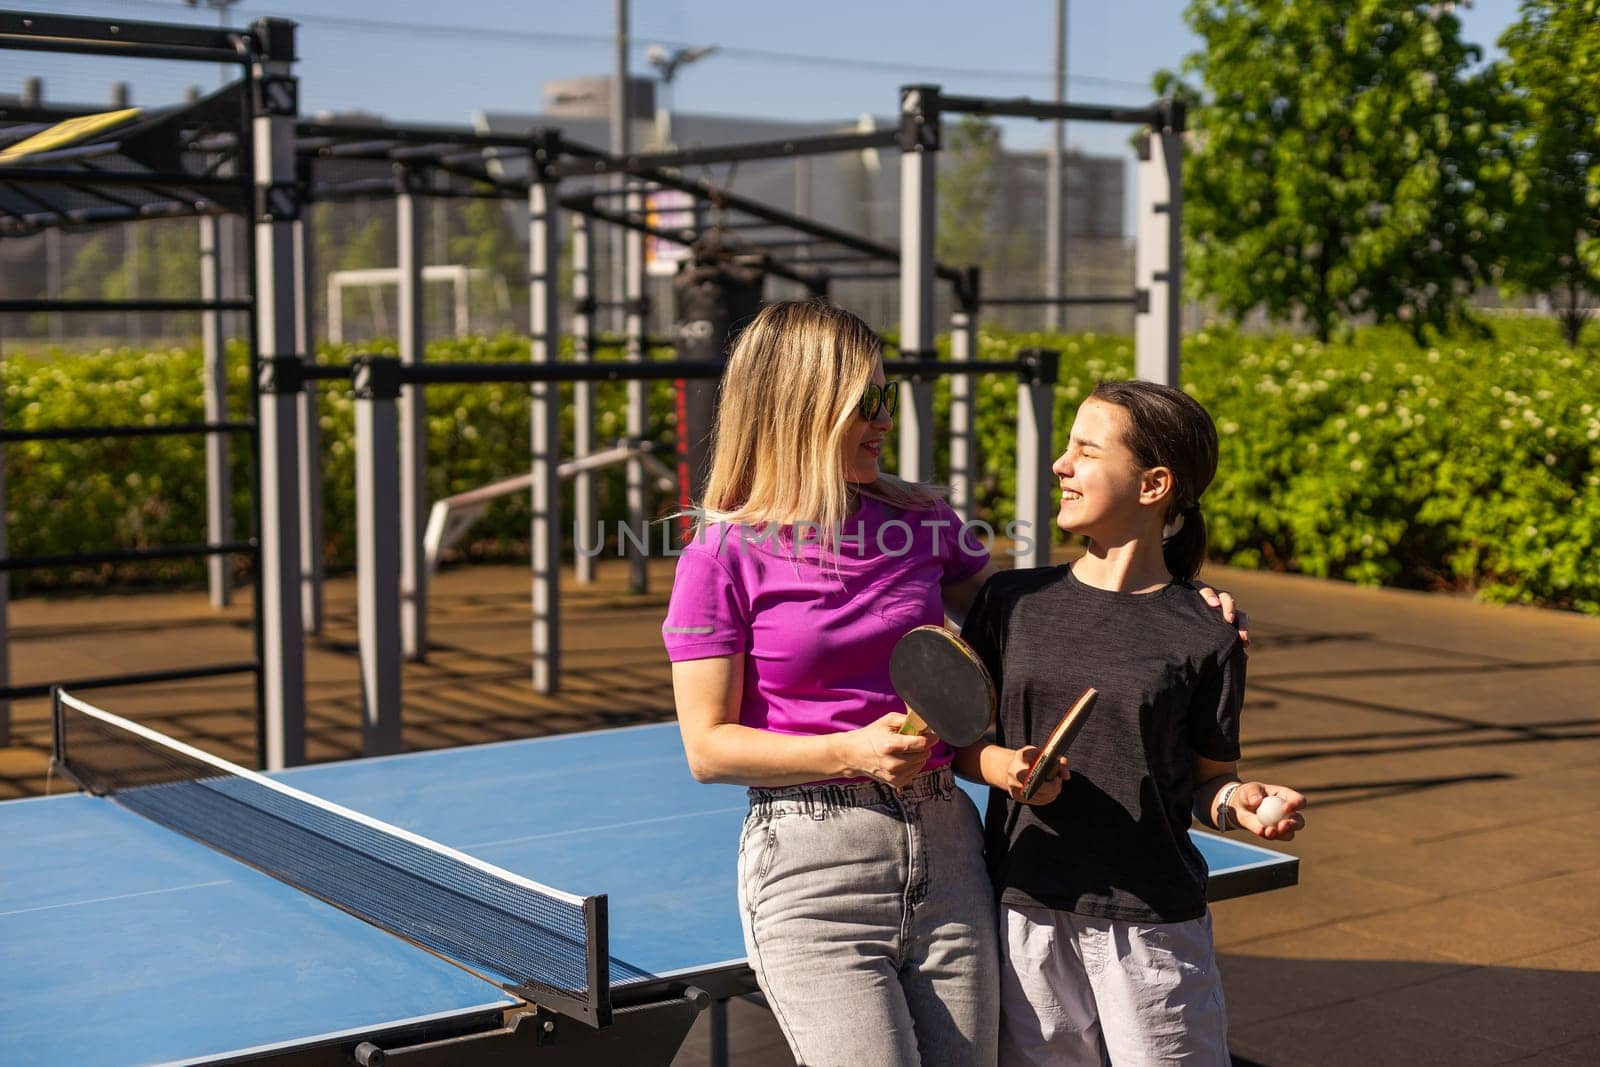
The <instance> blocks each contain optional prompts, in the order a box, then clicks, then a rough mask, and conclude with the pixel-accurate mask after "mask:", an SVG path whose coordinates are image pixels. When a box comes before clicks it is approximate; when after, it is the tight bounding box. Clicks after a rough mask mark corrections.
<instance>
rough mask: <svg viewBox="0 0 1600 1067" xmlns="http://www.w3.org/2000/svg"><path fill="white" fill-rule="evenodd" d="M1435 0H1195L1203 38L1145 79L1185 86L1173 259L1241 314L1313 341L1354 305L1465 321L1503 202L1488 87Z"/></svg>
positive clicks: (1391, 317) (1191, 13) (1421, 323)
mask: <svg viewBox="0 0 1600 1067" xmlns="http://www.w3.org/2000/svg"><path fill="white" fill-rule="evenodd" d="M1451 7H1452V5H1450V4H1428V3H1411V2H1406V0H1330V2H1327V3H1320V4H1305V3H1292V2H1290V0H1193V2H1192V3H1191V4H1190V6H1189V8H1188V10H1187V12H1186V15H1185V17H1186V19H1187V21H1188V23H1189V25H1190V26H1191V27H1192V28H1193V29H1194V31H1195V32H1196V33H1197V34H1198V35H1199V36H1200V38H1201V39H1202V40H1203V41H1204V42H1205V48H1204V50H1203V51H1201V52H1198V53H1195V54H1193V55H1191V56H1190V57H1188V59H1187V60H1186V61H1185V64H1184V71H1185V73H1187V74H1188V75H1190V76H1193V77H1197V78H1198V79H1199V83H1200V84H1199V86H1192V85H1185V84H1182V83H1181V82H1180V80H1179V77H1178V76H1177V75H1175V74H1172V73H1171V72H1162V73H1161V74H1159V75H1157V88H1158V90H1159V91H1161V92H1164V93H1172V94H1175V95H1183V96H1186V97H1188V98H1189V99H1191V100H1193V101H1195V107H1194V108H1193V109H1192V110H1191V116H1192V125H1193V126H1194V128H1195V130H1196V135H1195V149H1196V150H1195V151H1194V152H1193V153H1192V154H1191V155H1190V158H1189V159H1188V161H1187V163H1186V165H1185V171H1184V183H1185V185H1184V201H1185V208H1184V212H1185V214H1184V222H1185V230H1186V239H1187V244H1186V249H1187V266H1188V268H1189V271H1190V277H1191V278H1193V279H1194V281H1195V283H1196V286H1197V288H1198V289H1199V290H1200V292H1201V293H1203V294H1205V295H1207V296H1209V297H1211V298H1212V299H1214V300H1215V301H1216V302H1217V303H1218V305H1220V306H1221V308H1222V309H1223V310H1225V311H1227V312H1229V313H1231V314H1234V315H1242V314H1244V313H1245V312H1247V311H1250V310H1252V309H1254V308H1258V307H1259V308H1263V309H1264V310H1265V311H1266V313H1267V314H1268V315H1269V316H1270V317H1271V318H1273V319H1274V320H1278V321H1282V320H1287V319H1292V318H1294V317H1296V316H1299V317H1301V318H1302V319H1304V321H1306V322H1307V323H1308V324H1309V325H1311V326H1312V328H1314V330H1315V331H1316V334H1317V336H1318V337H1319V338H1320V339H1323V340H1326V339H1327V338H1328V337H1329V335H1330V334H1331V333H1332V332H1333V331H1334V329H1335V328H1336V327H1340V326H1341V325H1342V324H1343V323H1344V322H1345V321H1346V320H1348V319H1349V318H1351V317H1353V316H1362V315H1370V316H1372V317H1373V318H1375V319H1376V320H1377V321H1379V322H1384V321H1398V322H1401V323H1404V324H1406V325H1407V327H1408V328H1409V329H1410V331H1411V333H1412V336H1413V337H1414V338H1416V339H1417V340H1418V341H1420V340H1421V339H1422V337H1423V335H1424V330H1425V328H1426V327H1429V326H1432V327H1434V328H1447V327H1449V326H1451V325H1455V324H1460V323H1463V322H1467V321H1470V320H1467V319H1466V316H1465V302H1466V298H1467V297H1468V295H1469V294H1470V293H1471V292H1472V291H1473V290H1474V289H1475V288H1477V287H1478V285H1480V284H1481V283H1482V282H1483V281H1485V280H1486V279H1487V278H1488V273H1489V260H1490V258H1491V256H1492V242H1493V240H1494V237H1495V233H1496V231H1497V230H1498V229H1499V228H1500V227H1501V226H1503V224H1504V220H1503V217H1501V216H1497V215H1496V214H1495V213H1494V212H1493V211H1491V210H1490V207H1489V206H1488V201H1487V199H1486V193H1485V189H1484V185H1485V183H1486V182H1489V181H1492V179H1493V176H1494V167H1495V164H1496V162H1497V152H1498V150H1499V149H1498V147H1497V146H1498V145H1499V143H1500V142H1498V141H1497V140H1496V138H1495V111H1494V104H1495V100H1496V97H1495V95H1494V94H1493V93H1492V91H1491V90H1490V87H1489V86H1488V85H1487V84H1486V83H1485V81H1484V80H1483V79H1482V78H1480V77H1477V76H1474V75H1473V74H1472V73H1471V72H1470V68H1471V67H1472V66H1473V65H1474V64H1476V62H1477V61H1478V59H1479V58H1480V55H1481V53H1480V51H1479V50H1478V48H1477V47H1476V46H1472V45H1467V44H1464V43H1463V42H1462V40H1461V25H1460V21H1459V20H1458V19H1457V18H1456V17H1455V15H1454V14H1453V13H1452V12H1451Z"/></svg>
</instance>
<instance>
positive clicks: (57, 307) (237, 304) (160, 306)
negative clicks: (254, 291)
mask: <svg viewBox="0 0 1600 1067" xmlns="http://www.w3.org/2000/svg"><path fill="white" fill-rule="evenodd" d="M254 307H255V301H253V300H249V299H239V300H71V299H68V300H50V299H38V300H0V314H5V313H7V312H10V313H16V314H21V313H29V314H31V313H33V312H36V311H78V312H101V311H103V312H119V313H120V312H126V311H148V312H157V311H249V310H251V309H252V308H254Z"/></svg>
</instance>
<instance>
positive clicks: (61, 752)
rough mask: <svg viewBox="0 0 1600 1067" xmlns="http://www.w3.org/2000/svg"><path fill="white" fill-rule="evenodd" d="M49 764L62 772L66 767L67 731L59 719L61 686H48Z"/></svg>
mask: <svg viewBox="0 0 1600 1067" xmlns="http://www.w3.org/2000/svg"><path fill="white" fill-rule="evenodd" d="M50 765H51V766H52V767H53V768H55V769H56V770H59V771H61V772H62V773H65V772H66V769H67V732H66V727H65V724H64V723H63V722H62V721H61V687H60V686H59V685H52V686H51V687H50Z"/></svg>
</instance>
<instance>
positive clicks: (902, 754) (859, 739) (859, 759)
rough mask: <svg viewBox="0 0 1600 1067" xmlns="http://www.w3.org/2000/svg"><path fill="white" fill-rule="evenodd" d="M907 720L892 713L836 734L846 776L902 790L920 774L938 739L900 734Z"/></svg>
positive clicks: (900, 714)
mask: <svg viewBox="0 0 1600 1067" xmlns="http://www.w3.org/2000/svg"><path fill="white" fill-rule="evenodd" d="M905 721H906V717H905V715H904V714H903V713H901V712H890V713H889V714H887V715H885V716H884V717H883V718H881V719H879V720H878V721H877V722H874V723H870V724H868V725H866V726H863V727H861V729H859V730H848V731H846V732H844V733H841V734H835V735H834V738H835V743H836V744H837V745H838V751H839V758H840V762H841V763H842V764H843V765H844V768H845V774H846V776H847V777H851V778H861V777H865V778H874V779H876V780H877V781H880V782H883V783H884V784H885V785H892V786H894V787H895V788H896V789H901V788H904V787H905V786H906V785H907V784H908V783H909V782H910V781H911V779H913V778H915V777H916V776H917V775H919V774H921V773H922V765H923V764H924V763H927V762H928V754H929V753H930V752H932V751H933V746H934V744H935V743H936V742H937V741H938V740H939V739H938V738H937V737H935V736H934V735H933V734H932V733H922V734H902V733H900V727H901V726H902V725H903V724H904V723H905Z"/></svg>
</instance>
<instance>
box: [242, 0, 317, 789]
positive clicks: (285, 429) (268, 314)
mask: <svg viewBox="0 0 1600 1067" xmlns="http://www.w3.org/2000/svg"><path fill="white" fill-rule="evenodd" d="M253 32H254V33H255V35H256V37H257V39H258V41H257V47H258V49H259V54H260V55H261V57H262V58H260V59H258V60H257V61H256V63H255V64H254V69H253V72H252V81H253V82H254V88H255V90H256V94H255V101H254V118H253V119H252V126H253V130H252V132H253V138H252V143H253V152H252V155H253V158H254V165H255V172H254V173H255V189H256V208H255V219H256V222H255V250H256V332H257V338H258V345H259V350H260V353H261V355H260V357H259V358H260V363H259V369H260V375H259V388H260V393H261V396H260V416H259V419H260V424H259V437H258V440H259V448H260V453H261V455H260V464H261V548H260V553H261V555H260V566H261V589H262V594H261V596H262V602H261V617H262V629H263V635H262V662H261V671H262V679H263V695H264V697H265V702H266V707H265V709H264V711H265V717H266V730H265V736H264V738H263V742H264V747H265V751H264V752H262V753H261V759H262V762H263V764H264V765H265V766H266V767H267V768H268V769H270V770H276V769H278V768H281V767H289V766H293V765H295V764H298V763H304V762H305V752H306V744H305V743H306V736H305V731H306V681H305V632H304V629H303V623H302V616H301V614H300V580H299V579H300V514H299V512H300V496H299V487H298V486H296V484H295V480H296V478H295V476H296V474H297V472H298V470H299V467H300V456H299V425H298V423H299V397H300V390H301V387H302V378H303V374H302V371H303V364H302V363H301V360H300V357H299V355H298V354H294V353H293V348H294V341H295V299H294V220H295V218H296V217H298V215H299V212H300V202H299V201H300V197H299V187H298V185H297V184H296V182H295V162H294V160H295V152H294V124H295V117H296V115H297V114H298V111H299V101H298V97H299V90H298V83H297V81H296V80H295V78H294V77H293V74H292V71H293V63H294V23H292V22H288V21H286V20H283V19H259V20H257V21H256V23H255V25H254V27H253Z"/></svg>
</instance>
